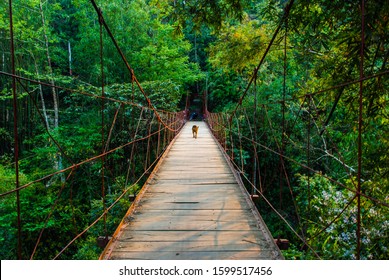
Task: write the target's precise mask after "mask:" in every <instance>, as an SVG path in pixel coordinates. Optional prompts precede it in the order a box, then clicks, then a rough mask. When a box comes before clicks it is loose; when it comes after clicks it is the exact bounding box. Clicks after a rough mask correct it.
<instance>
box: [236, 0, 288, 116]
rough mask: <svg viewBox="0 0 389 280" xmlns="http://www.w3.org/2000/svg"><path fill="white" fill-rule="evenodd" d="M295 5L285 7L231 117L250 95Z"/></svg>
mask: <svg viewBox="0 0 389 280" xmlns="http://www.w3.org/2000/svg"><path fill="white" fill-rule="evenodd" d="M293 3H294V0H289V2H288V3H287V4H286V6H285V8H284V13H283V15H282V18H281V20H280V22H279V24H278V26H277V28H276V30H275V31H274V33H273V37H272V38H271V40H270V42H269V44H268V45H267V47H266V50H265V52H264V54H263V55H262V58H261V60H260V61H259V64H258V66H257V67H255V69H254V73H253V75H252V77H251V79H250V81H249V82H248V84H247V86H246V89H245V91H244V92H243V94H242V96H241V97H240V99H239V101H238V102H237V103H238V104H237V106H236V107H235V109H234V110H233V111H232V113H231V116H234V115H235V113H236V111H237V110H238V108H239V107H240V106H241V105H242V102H243V99H244V98H245V97H246V95H247V93H248V91H249V89H250V87H251V85H252V83H253V82H254V80H255V79H256V78H257V75H258V71H259V69H260V68H261V66H262V64H263V62H264V61H265V58H266V56H267V54H268V53H269V51H270V48H271V46H272V45H273V43H274V41H275V39H276V38H277V35H278V32H279V31H280V30H281V27H282V26H283V23H284V21H285V20H286V19H287V18H288V17H289V13H290V10H291V8H292V6H293ZM230 121H231V120H230Z"/></svg>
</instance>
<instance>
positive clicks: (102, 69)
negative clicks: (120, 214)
mask: <svg viewBox="0 0 389 280" xmlns="http://www.w3.org/2000/svg"><path fill="white" fill-rule="evenodd" d="M99 24H100V67H101V68H100V71H101V148H102V151H101V152H102V154H104V153H105V131H104V109H105V92H104V91H105V88H104V79H105V77H104V57H103V45H104V43H103V19H102V18H101V12H100V13H99ZM104 169H105V156H104V155H103V156H102V157H101V195H102V198H103V210H104V236H105V239H104V240H105V242H108V230H107V213H106V210H107V207H106V202H105V178H104V176H105V174H104V173H105V172H104Z"/></svg>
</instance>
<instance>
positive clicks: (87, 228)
mask: <svg viewBox="0 0 389 280" xmlns="http://www.w3.org/2000/svg"><path fill="white" fill-rule="evenodd" d="M161 157H162V154H161V155H160V156H158V157H157V158H156V159H155V160H154V161H153V163H152V164H151V165H150V166H149V167H148V169H147V170H145V171H144V172H143V174H142V175H141V176H140V177H139V178H138V179H137V180H136V181H135V182H134V183H133V184H132V185H131V186H129V187H128V188H127V189H125V190H123V192H122V193H121V195H120V196H118V198H117V199H116V200H115V201H114V202H113V203H112V204H111V205H110V206H109V207H107V208H106V209H105V211H104V213H102V214H101V215H100V216H99V217H98V218H97V219H96V220H95V221H93V222H92V223H91V224H90V225H89V226H87V227H86V228H85V229H84V230H83V231H82V232H80V233H79V234H78V235H77V236H75V237H74V238H73V239H72V240H71V241H70V242H69V243H68V244H67V245H66V246H65V247H64V248H63V249H62V250H61V251H60V252H59V253H58V254H57V255H56V256H55V257H54V258H53V260H55V259H57V258H58V257H59V256H60V255H62V253H63V252H64V251H65V250H66V249H67V248H69V246H70V245H72V244H73V243H74V242H75V241H76V240H77V239H78V238H80V237H81V236H82V235H83V234H84V233H86V232H87V231H88V230H89V229H91V228H92V227H93V226H94V225H95V224H97V222H99V221H100V220H101V219H102V218H103V217H104V215H106V214H107V213H108V212H109V211H110V210H111V209H112V208H113V207H114V206H115V205H116V204H117V203H118V202H119V201H120V199H122V198H123V196H124V195H125V194H126V193H127V192H128V191H129V190H130V189H131V188H133V187H134V186H136V185H137V184H138V183H139V182H140V180H141V179H142V178H143V177H144V176H145V175H147V174H148V172H149V171H150V169H151V168H152V167H153V166H154V165H155V163H156V162H158V160H159V159H160V158H161Z"/></svg>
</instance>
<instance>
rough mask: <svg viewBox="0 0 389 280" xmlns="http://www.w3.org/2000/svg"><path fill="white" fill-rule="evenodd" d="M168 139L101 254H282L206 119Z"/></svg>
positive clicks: (185, 256)
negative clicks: (194, 130) (167, 145)
mask: <svg viewBox="0 0 389 280" xmlns="http://www.w3.org/2000/svg"><path fill="white" fill-rule="evenodd" d="M194 123H195V124H197V125H199V126H200V128H199V135H198V138H197V139H194V138H192V131H191V128H192V125H193V124H194ZM173 141H174V142H173V143H172V144H171V146H170V148H169V149H168V151H167V152H166V153H165V154H164V155H163V158H162V160H161V161H160V163H159V164H158V165H157V167H156V168H155V170H154V171H153V173H152V174H151V176H150V178H149V180H148V181H147V182H146V184H145V185H144V186H143V188H142V191H141V192H140V194H139V195H138V196H137V199H136V201H135V202H134V203H133V205H132V206H131V208H130V209H129V211H128V212H127V214H126V216H125V217H124V219H123V221H122V223H121V225H120V226H119V228H118V229H117V230H116V232H115V234H114V236H113V238H112V239H111V241H110V242H109V243H108V245H107V247H106V249H105V250H104V252H103V253H102V255H101V256H100V259H166V260H176V259H183V260H191V259H192V260H204V259H205V260H206V259H216V260H222V259H282V258H283V257H282V254H281V252H280V250H279V249H278V247H277V246H276V245H275V243H274V241H273V238H272V236H271V234H270V232H269V231H268V229H267V227H266V225H265V224H264V222H263V220H262V218H261V217H260V215H259V213H258V211H257V210H256V209H255V207H254V205H253V204H252V202H251V200H250V198H249V195H248V194H247V192H246V191H245V190H244V189H243V187H242V186H241V184H239V183H238V182H239V181H238V180H239V178H237V177H236V176H235V175H234V173H233V172H232V170H231V166H230V165H229V164H228V162H227V161H226V159H225V157H224V155H223V152H222V151H221V149H220V148H219V145H218V144H217V143H216V141H215V140H214V138H213V137H212V135H211V133H210V131H209V129H208V127H207V125H206V124H205V123H203V122H188V123H187V124H186V125H185V127H184V128H183V129H182V131H181V132H180V134H179V135H178V137H176V138H175V140H173Z"/></svg>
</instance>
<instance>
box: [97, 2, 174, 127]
mask: <svg viewBox="0 0 389 280" xmlns="http://www.w3.org/2000/svg"><path fill="white" fill-rule="evenodd" d="M90 1H91V3H92V5H93V7H94V9H95V11H96V13H97V14H98V16H99V20H101V23H102V25H103V26H104V28H105V30H106V31H107V33H108V36H109V37H110V38H111V40H112V42H113V44H114V45H115V47H116V50H117V51H118V53H119V55H120V57H121V58H122V60H123V62H124V64H125V66H126V68H127V70H128V71H129V72H130V74H131V79H132V80H133V81H134V82H135V83H136V85H137V86H138V88H139V90H140V91H141V93H142V94H143V96H144V97H145V99H146V101H147V104H148V105H149V108H150V109H151V110H153V112H154V114H155V115H156V117H157V119H158V120H159V121H160V122H161V123H162V124H163V125H164V126H166V128H167V129H169V130H171V131H175V130H174V129H172V128H171V127H169V125H168V124H166V123H165V122H164V121H163V120H162V118H161V116H160V115H159V113H158V111H157V109H156V108H155V107H154V105H153V104H152V102H151V100H150V98H149V97H148V96H147V94H146V92H145V91H144V89H143V87H142V86H141V84H140V83H139V81H138V79H137V78H136V75H135V73H134V70H133V69H132V67H131V66H130V64H129V63H128V61H127V59H126V57H125V55H124V53H123V51H122V50H121V48H120V46H119V44H118V43H117V41H116V39H115V37H114V35H113V34H112V32H111V30H110V28H109V26H108V24H107V23H106V21H105V19H104V16H103V14H102V10H101V9H100V8H99V7H98V6H97V4H96V1H95V0H90Z"/></svg>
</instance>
